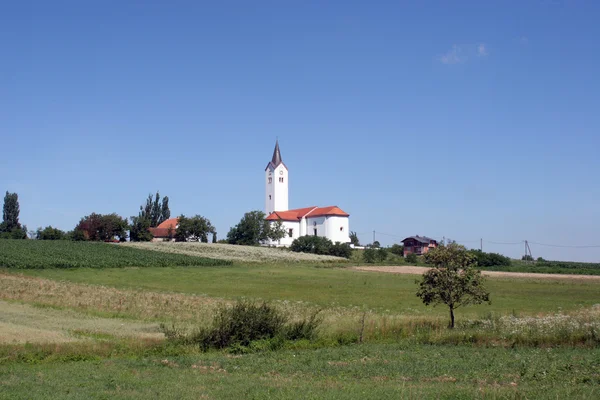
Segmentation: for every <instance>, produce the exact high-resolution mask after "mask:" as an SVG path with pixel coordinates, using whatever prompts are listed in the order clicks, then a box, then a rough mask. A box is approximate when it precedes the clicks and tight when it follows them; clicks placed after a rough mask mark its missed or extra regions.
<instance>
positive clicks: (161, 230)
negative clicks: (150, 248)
mask: <svg viewBox="0 0 600 400" xmlns="http://www.w3.org/2000/svg"><path fill="white" fill-rule="evenodd" d="M178 224H179V218H169V219H167V220H165V221H163V222H161V223H160V224H158V226H157V227H156V228H149V229H148V230H149V231H150V233H151V234H152V236H154V238H153V239H152V241H153V242H163V241H165V240H170V241H175V231H176V230H177V225H178Z"/></svg>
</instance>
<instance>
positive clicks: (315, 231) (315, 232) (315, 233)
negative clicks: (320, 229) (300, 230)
mask: <svg viewBox="0 0 600 400" xmlns="http://www.w3.org/2000/svg"><path fill="white" fill-rule="evenodd" d="M315 236H317V228H315Z"/></svg>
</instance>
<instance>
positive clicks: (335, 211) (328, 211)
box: [267, 206, 350, 221]
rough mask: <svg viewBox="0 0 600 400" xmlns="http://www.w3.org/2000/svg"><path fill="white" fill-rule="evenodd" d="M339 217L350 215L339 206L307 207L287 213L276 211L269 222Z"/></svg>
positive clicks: (269, 217) (268, 219) (268, 218)
mask: <svg viewBox="0 0 600 400" xmlns="http://www.w3.org/2000/svg"><path fill="white" fill-rule="evenodd" d="M332 215H335V216H339V217H349V216H350V214H348V213H347V212H345V211H343V210H342V209H341V208H339V207H338V206H329V207H305V208H297V209H295V210H287V211H275V212H272V213H271V214H270V215H269V216H268V217H267V221H278V220H282V221H300V220H301V219H302V218H316V217H325V216H332Z"/></svg>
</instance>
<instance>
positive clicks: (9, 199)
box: [0, 192, 27, 239]
mask: <svg viewBox="0 0 600 400" xmlns="http://www.w3.org/2000/svg"><path fill="white" fill-rule="evenodd" d="M0 238H2V239H27V227H26V226H21V224H20V223H19V196H18V195H17V194H16V193H8V192H6V195H5V196H4V207H3V210H2V223H1V224H0Z"/></svg>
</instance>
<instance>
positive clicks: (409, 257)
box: [406, 253, 419, 264]
mask: <svg viewBox="0 0 600 400" xmlns="http://www.w3.org/2000/svg"><path fill="white" fill-rule="evenodd" d="M418 260H419V259H418V258H417V255H416V254H415V253H410V254H407V255H406V262H407V263H409V264H416V263H417V261H418Z"/></svg>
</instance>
